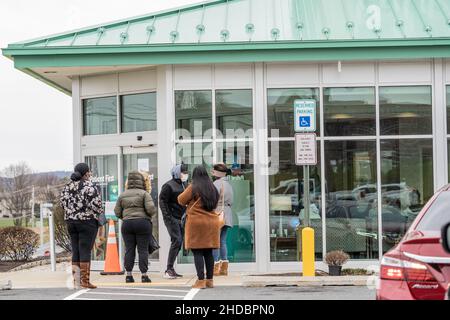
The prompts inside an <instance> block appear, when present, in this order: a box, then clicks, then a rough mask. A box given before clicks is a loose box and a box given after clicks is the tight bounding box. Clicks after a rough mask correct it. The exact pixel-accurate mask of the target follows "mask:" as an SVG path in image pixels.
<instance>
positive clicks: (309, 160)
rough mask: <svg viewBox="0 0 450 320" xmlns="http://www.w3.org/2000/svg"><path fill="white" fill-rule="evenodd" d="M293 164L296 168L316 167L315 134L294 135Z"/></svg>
mask: <svg viewBox="0 0 450 320" xmlns="http://www.w3.org/2000/svg"><path fill="white" fill-rule="evenodd" d="M295 164H296V165H298V166H315V165H317V142H316V134H315V133H297V134H296V135H295Z"/></svg>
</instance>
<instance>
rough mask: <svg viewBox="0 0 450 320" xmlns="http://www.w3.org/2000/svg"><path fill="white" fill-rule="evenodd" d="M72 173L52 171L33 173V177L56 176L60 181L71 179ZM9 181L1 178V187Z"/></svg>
mask: <svg viewBox="0 0 450 320" xmlns="http://www.w3.org/2000/svg"><path fill="white" fill-rule="evenodd" d="M71 174H72V172H70V171H50V172H39V173H33V174H32V176H33V177H34V178H39V177H43V176H55V177H57V178H58V179H64V178H68V177H70V175H71ZM7 181H8V178H4V177H0V185H2V184H4V183H6V182H7Z"/></svg>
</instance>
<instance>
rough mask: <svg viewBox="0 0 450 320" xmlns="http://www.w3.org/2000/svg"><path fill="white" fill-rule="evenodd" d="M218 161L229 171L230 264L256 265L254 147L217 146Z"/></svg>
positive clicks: (228, 240) (243, 145)
mask: <svg viewBox="0 0 450 320" xmlns="http://www.w3.org/2000/svg"><path fill="white" fill-rule="evenodd" d="M217 145H218V146H217V147H218V150H217V161H218V162H223V163H225V164H226V165H227V167H228V168H229V169H231V172H230V175H229V176H228V180H229V182H230V184H231V186H232V188H233V195H234V197H233V198H234V199H233V206H232V208H231V209H232V211H233V228H231V229H230V230H229V231H228V238H227V248H228V256H229V260H230V261H231V262H254V261H255V180H254V167H253V143H248V142H246V143H241V142H235V143H224V144H221V143H218V144H217Z"/></svg>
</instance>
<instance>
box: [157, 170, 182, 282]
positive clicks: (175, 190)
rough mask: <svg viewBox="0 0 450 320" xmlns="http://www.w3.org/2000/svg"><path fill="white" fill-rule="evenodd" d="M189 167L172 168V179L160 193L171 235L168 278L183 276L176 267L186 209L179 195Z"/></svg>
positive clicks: (167, 226) (165, 221)
mask: <svg viewBox="0 0 450 320" xmlns="http://www.w3.org/2000/svg"><path fill="white" fill-rule="evenodd" d="M188 178H189V175H188V167H187V165H185V164H181V165H177V166H175V167H174V168H173V169H172V179H171V180H169V181H168V182H166V183H165V184H164V185H163V186H162V188H161V193H160V194H159V207H160V208H161V212H162V216H163V219H164V224H165V225H166V228H167V231H168V233H169V235H170V241H171V245H170V250H169V257H168V258H167V269H166V272H165V273H164V278H166V279H176V278H179V277H182V276H181V275H180V274H178V273H177V272H176V271H175V269H174V264H175V260H176V258H177V255H178V253H179V252H180V250H181V246H182V244H183V224H182V222H181V219H182V218H183V215H184V212H185V209H184V207H182V206H180V205H179V204H178V200H177V198H178V196H179V195H180V194H181V193H182V192H183V191H184V190H185V189H186V185H187V180H188Z"/></svg>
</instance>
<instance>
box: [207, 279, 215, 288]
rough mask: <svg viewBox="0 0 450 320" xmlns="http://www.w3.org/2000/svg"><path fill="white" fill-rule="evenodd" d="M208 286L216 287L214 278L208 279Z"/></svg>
mask: <svg viewBox="0 0 450 320" xmlns="http://www.w3.org/2000/svg"><path fill="white" fill-rule="evenodd" d="M206 287H207V288H214V280H213V279H206Z"/></svg>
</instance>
